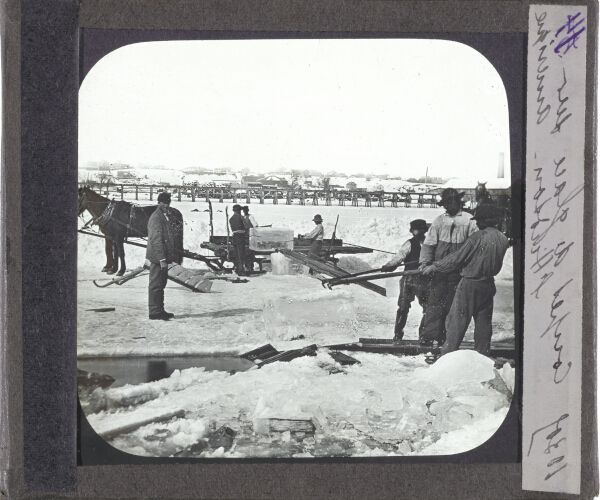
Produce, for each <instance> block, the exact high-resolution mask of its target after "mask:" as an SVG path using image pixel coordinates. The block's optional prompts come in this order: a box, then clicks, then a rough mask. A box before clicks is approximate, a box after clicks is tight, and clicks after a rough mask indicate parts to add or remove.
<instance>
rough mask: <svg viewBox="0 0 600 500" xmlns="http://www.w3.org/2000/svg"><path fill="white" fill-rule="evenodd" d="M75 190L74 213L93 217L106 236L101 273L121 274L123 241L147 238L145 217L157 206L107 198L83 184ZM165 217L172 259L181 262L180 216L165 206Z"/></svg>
mask: <svg viewBox="0 0 600 500" xmlns="http://www.w3.org/2000/svg"><path fill="white" fill-rule="evenodd" d="M78 192H79V214H78V215H80V216H81V215H82V214H83V212H85V211H86V210H87V211H88V212H89V213H90V214H91V215H92V217H93V219H92V223H93V224H97V225H98V227H99V229H100V231H101V232H102V233H103V234H104V236H105V238H106V243H105V252H106V265H105V266H104V268H103V269H102V272H106V273H107V274H115V273H116V275H117V276H123V274H125V271H126V270H127V266H126V264H125V249H124V242H125V240H126V239H127V238H129V237H133V238H147V237H148V220H149V219H150V216H151V215H152V214H153V213H154V211H155V210H156V209H157V205H150V206H144V207H142V206H139V205H134V204H132V203H129V202H127V201H116V200H110V199H109V198H105V197H104V196H102V195H100V194H98V193H96V192H95V191H93V190H92V189H90V188H89V187H87V186H85V187H81V188H79V190H78ZM167 216H168V218H169V222H170V224H171V227H172V229H173V235H174V240H175V241H174V243H175V262H176V263H177V264H181V262H182V261H183V216H182V215H181V212H180V211H179V210H177V209H175V208H171V207H169V210H168V212H167ZM88 224H89V222H88ZM86 225H87V224H86ZM119 262H120V264H121V266H120V269H119Z"/></svg>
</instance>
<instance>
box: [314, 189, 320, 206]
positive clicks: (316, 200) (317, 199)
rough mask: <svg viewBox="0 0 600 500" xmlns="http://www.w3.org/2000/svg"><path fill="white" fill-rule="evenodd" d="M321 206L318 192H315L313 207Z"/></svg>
mask: <svg viewBox="0 0 600 500" xmlns="http://www.w3.org/2000/svg"><path fill="white" fill-rule="evenodd" d="M318 204H319V195H318V194H317V192H316V191H315V192H314V193H313V205H314V206H317V205H318Z"/></svg>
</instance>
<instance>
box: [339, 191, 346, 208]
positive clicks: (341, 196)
mask: <svg viewBox="0 0 600 500" xmlns="http://www.w3.org/2000/svg"><path fill="white" fill-rule="evenodd" d="M345 198H346V195H345V194H344V193H341V194H340V197H339V198H338V205H340V206H342V207H343V206H344V204H345V203H346V199H345Z"/></svg>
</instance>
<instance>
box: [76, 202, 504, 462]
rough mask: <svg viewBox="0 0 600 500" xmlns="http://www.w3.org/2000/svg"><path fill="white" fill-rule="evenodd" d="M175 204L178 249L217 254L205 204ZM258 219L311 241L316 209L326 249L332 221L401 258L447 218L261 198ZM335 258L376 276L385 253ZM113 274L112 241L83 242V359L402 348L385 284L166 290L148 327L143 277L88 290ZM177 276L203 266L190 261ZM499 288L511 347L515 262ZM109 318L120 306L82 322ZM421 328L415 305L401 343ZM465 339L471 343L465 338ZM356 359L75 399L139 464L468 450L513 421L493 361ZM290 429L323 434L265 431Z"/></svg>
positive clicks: (272, 282) (268, 282)
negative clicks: (210, 247)
mask: <svg viewBox="0 0 600 500" xmlns="http://www.w3.org/2000/svg"><path fill="white" fill-rule="evenodd" d="M253 201H254V200H253ZM139 203H144V204H145V203H148V204H149V203H150V202H149V201H147V202H142V201H140V202H139ZM231 205H232V203H229V204H228V205H226V204H225V203H223V204H221V203H218V202H214V203H213V209H214V229H215V234H216V235H224V234H226V220H225V206H229V210H230V215H231ZM172 206H173V207H175V208H177V209H178V210H180V211H181V212H182V214H183V217H184V221H185V234H184V247H185V248H187V249H189V250H190V251H192V252H196V253H200V254H205V255H209V253H208V251H207V250H203V249H201V248H200V244H201V243H202V242H203V241H207V240H208V236H209V215H208V212H207V211H205V210H207V208H208V205H207V204H206V203H205V202H195V203H192V202H190V201H186V202H181V203H179V202H177V201H176V198H174V199H173V203H172ZM196 210H197V211H196ZM250 212H251V213H252V214H253V215H254V217H255V218H256V219H257V220H258V222H259V224H260V225H266V224H273V226H274V227H286V228H291V229H293V230H294V233H295V234H298V233H301V234H302V233H307V232H309V231H310V230H311V229H312V228H313V227H314V223H313V222H312V218H313V216H314V215H315V214H317V213H319V214H321V215H322V216H323V218H324V219H325V222H324V229H325V237H326V238H328V237H330V236H331V233H332V231H333V227H334V224H335V218H336V216H337V215H338V214H339V216H340V217H339V223H338V227H337V237H338V238H342V239H343V241H344V244H346V243H352V244H355V245H361V246H366V247H371V248H375V249H378V250H385V251H388V252H395V251H397V250H398V249H399V248H400V246H401V245H402V243H403V242H404V241H405V240H406V239H408V238H409V237H410V233H409V232H408V228H409V222H410V220H412V219H415V218H424V219H426V220H427V221H428V222H431V221H432V220H433V219H434V218H435V217H436V216H437V215H439V214H440V213H442V209H432V208H423V209H417V208H410V209H406V208H391V207H386V208H378V207H372V208H356V207H348V206H346V207H338V206H332V207H325V206H309V205H306V206H298V205H292V206H287V205H273V204H272V203H269V200H265V204H264V205H260V204H259V203H257V202H256V203H252V204H251V205H250ZM85 218H86V220H87V219H89V216H88V214H85ZM79 224H80V226H81V225H82V224H83V221H81V220H80V222H79ZM125 251H126V260H127V265H128V269H130V270H131V269H134V268H136V267H138V266H140V265H142V264H143V261H144V254H145V250H144V249H141V248H136V247H132V246H129V245H126V246H125ZM340 257H341V260H340V264H339V265H340V266H342V267H344V268H346V269H348V270H349V271H350V272H352V271H355V270H356V271H358V270H363V269H365V268H367V267H371V268H377V267H380V266H381V265H382V264H384V263H385V262H386V261H387V260H389V258H390V257H391V255H389V254H385V253H381V252H374V253H372V254H360V255H356V256H347V257H343V256H340ZM104 264H105V256H104V241H103V240H101V239H100V238H94V237H92V236H86V235H81V234H80V235H79V246H78V357H79V358H80V359H81V360H82V362H83V361H84V360H86V359H92V358H99V357H121V356H126V357H130V359H136V357H137V358H139V357H146V356H163V357H165V359H169V358H170V357H171V356H183V355H186V356H190V355H205V354H213V355H224V354H227V355H236V354H239V353H242V352H245V351H248V350H250V349H253V348H255V347H258V346H260V345H263V344H265V343H271V344H273V346H274V347H275V348H276V349H278V350H288V349H293V348H299V347H304V346H306V345H309V344H317V345H319V346H326V345H329V344H335V343H340V342H352V341H357V340H358V338H359V337H375V338H391V337H392V336H393V323H394V319H395V313H396V300H397V294H398V279H397V278H391V279H389V280H382V281H379V283H378V284H380V285H382V286H385V287H386V288H387V289H388V297H387V298H386V297H382V296H380V295H377V294H375V293H373V292H371V291H368V290H366V289H364V288H361V287H358V286H357V285H348V286H341V287H336V288H334V290H327V289H324V288H323V287H322V286H321V284H320V282H319V281H318V280H317V279H315V278H313V277H311V276H309V275H307V274H305V273H303V272H300V271H302V269H298V266H294V265H289V264H288V263H285V262H283V261H282V262H280V263H278V264H277V265H276V266H275V272H274V273H273V272H269V273H267V274H265V275H262V276H255V277H251V278H249V282H248V283H240V284H234V283H229V282H224V281H214V282H213V287H212V290H211V293H208V294H203V293H193V292H191V291H190V290H188V289H186V288H183V287H181V286H178V285H176V284H174V283H173V282H169V283H168V285H167V289H166V290H165V308H166V309H167V310H168V311H170V312H173V313H174V314H175V319H174V320H172V321H169V322H162V321H150V320H148V312H147V286H148V278H147V277H139V278H136V279H134V280H132V281H130V282H127V283H126V284H124V285H122V286H116V285H112V286H109V287H107V288H104V289H101V288H97V287H95V286H94V284H93V283H92V280H94V279H96V280H98V279H107V278H108V276H107V275H105V274H103V273H101V272H100V270H101V268H102V267H103V266H104ZM183 265H184V266H185V267H187V268H193V269H199V268H202V267H203V264H202V263H200V262H196V261H191V260H188V259H184V263H183ZM286 268H287V270H286ZM286 273H291V274H286ZM496 286H497V289H498V293H497V295H496V299H495V303H496V306H495V310H494V318H493V326H494V339H503V338H512V337H514V314H513V277H512V251H510V250H509V252H508V253H507V255H506V258H505V263H504V266H503V269H502V272H501V274H500V275H499V276H498V277H497V279H496ZM101 307H114V308H115V310H114V311H112V312H105V313H96V312H93V311H86V309H92V308H101ZM420 318H421V309H420V307H419V306H418V304H417V303H416V302H415V303H414V304H413V307H412V309H411V312H410V315H409V319H408V324H407V327H406V330H405V332H406V334H405V338H406V339H414V338H417V332H416V330H417V326H418V323H419V321H420ZM466 338H467V339H469V338H472V329H471V330H470V331H469V332H468V333H467V337H466ZM351 355H352V356H353V357H354V358H356V359H358V360H359V361H360V364H356V365H353V366H343V367H342V366H341V365H339V364H337V363H336V362H335V361H334V360H333V358H331V356H329V354H328V353H327V350H326V349H320V350H319V352H318V354H317V356H315V357H304V358H299V359H296V360H293V361H291V362H287V363H273V364H271V365H266V366H264V367H263V368H261V369H250V370H248V371H236V372H235V373H232V372H230V371H223V370H211V369H205V368H202V367H190V368H187V369H181V370H175V371H174V372H173V373H172V374H171V375H170V376H169V377H168V378H165V379H163V380H159V381H153V382H142V383H136V384H135V385H124V386H122V387H115V388H110V387H109V388H107V389H101V388H96V389H95V390H93V391H83V392H82V393H81V394H80V396H81V400H82V406H83V407H84V411H85V412H86V415H88V420H89V422H90V423H91V424H92V426H93V427H94V429H95V430H96V431H97V432H99V433H100V434H101V435H105V436H107V440H108V441H109V442H110V443H111V445H113V446H115V447H116V448H119V449H121V450H123V451H127V452H129V453H133V454H139V455H160V456H171V455H176V456H199V457H200V456H204V457H211V456H230V457H256V456H271V457H311V456H370V455H388V454H398V455H410V454H450V453H459V452H461V451H466V450H468V449H471V448H472V447H474V446H477V445H478V444H481V443H483V442H485V441H486V440H487V439H488V438H489V437H490V436H491V435H492V434H493V433H494V431H495V430H496V429H497V428H498V426H499V425H500V423H501V422H502V420H503V419H504V417H505V415H506V412H507V411H508V406H509V403H510V398H511V393H512V386H511V384H514V370H513V369H511V368H510V367H508V366H505V367H504V369H502V370H500V371H495V370H494V368H493V363H492V362H491V361H490V360H488V359H487V358H485V357H483V356H480V355H478V354H476V353H474V352H458V353H453V355H448V356H446V357H444V358H442V359H441V360H440V361H439V362H438V363H436V364H434V365H432V366H429V365H427V364H426V363H425V361H424V356H417V357H397V356H393V355H381V354H367V353H351ZM446 358H447V359H446ZM441 361H444V363H441ZM451 361H452V362H451ZM109 375H113V376H114V375H116V374H114V373H113V374H111V373H109ZM490 381H493V382H490ZM170 416H171V417H170ZM161 417H162V418H161ZM281 419H283V420H286V419H287V420H298V421H310V422H311V425H312V426H313V427H314V431H313V432H306V431H298V432H294V431H290V430H288V431H282V432H273V431H269V427H268V422H269V421H272V420H281ZM158 420H160V422H159V421H158ZM151 421H154V423H146V424H144V423H145V422H151ZM266 422H267V423H266ZM142 424H143V425H142ZM223 426H226V427H227V428H229V429H230V430H231V431H232V432H233V434H234V437H233V438H230V437H227V436H225V438H223V439H221V440H216V439H215V438H214V437H211V436H215V435H217V434H219V432H215V431H218V430H219V429H220V428H222V427H223ZM211 440H212V441H211ZM217 445H220V446H217Z"/></svg>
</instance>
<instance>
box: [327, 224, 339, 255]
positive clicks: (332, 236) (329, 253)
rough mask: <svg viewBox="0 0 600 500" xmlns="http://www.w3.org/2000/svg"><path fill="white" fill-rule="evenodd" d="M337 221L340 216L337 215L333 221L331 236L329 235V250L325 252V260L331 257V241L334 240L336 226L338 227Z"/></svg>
mask: <svg viewBox="0 0 600 500" xmlns="http://www.w3.org/2000/svg"><path fill="white" fill-rule="evenodd" d="M339 220H340V216H339V214H338V216H337V218H336V219H335V226H334V227H333V234H332V235H331V242H330V243H329V250H327V255H326V256H325V258H327V257H329V256H330V255H331V249H332V248H333V240H334V239H335V232H336V231H337V225H338V221H339Z"/></svg>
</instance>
